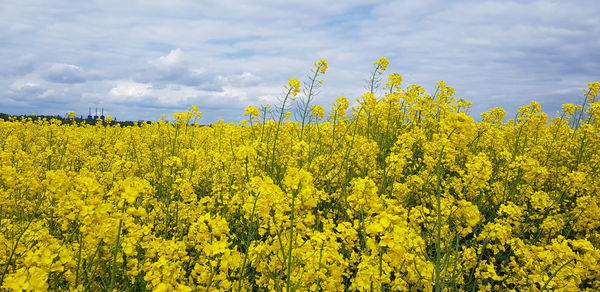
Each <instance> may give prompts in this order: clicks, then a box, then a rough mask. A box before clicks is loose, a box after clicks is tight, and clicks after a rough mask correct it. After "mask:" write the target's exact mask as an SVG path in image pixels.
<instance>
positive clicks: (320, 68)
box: [0, 58, 600, 291]
mask: <svg viewBox="0 0 600 292" xmlns="http://www.w3.org/2000/svg"><path fill="white" fill-rule="evenodd" d="M388 65H389V60H387V59H386V58H380V59H379V60H377V61H376V62H374V63H373V71H372V72H371V73H370V75H369V78H368V80H367V88H366V93H365V94H362V95H360V98H358V99H357V102H358V103H357V104H356V106H354V107H353V108H350V103H349V101H348V98H346V97H339V98H337V99H335V101H334V102H333V104H332V105H331V109H330V110H329V111H327V110H326V109H325V107H323V106H321V105H319V102H317V96H318V92H319V88H320V87H321V86H322V84H323V80H322V78H323V76H324V74H326V72H327V70H328V63H327V61H326V60H324V59H320V60H318V61H317V62H315V63H314V67H313V69H312V70H311V74H309V76H308V79H307V80H306V82H301V81H300V80H298V79H289V80H288V83H287V84H286V85H285V86H284V92H283V95H282V98H281V100H280V102H281V103H280V104H279V105H273V106H270V105H265V106H261V107H255V106H249V107H247V108H246V109H245V113H244V114H243V116H245V117H246V119H247V120H246V121H245V122H243V123H239V124H227V123H224V122H222V121H220V122H215V123H213V124H211V125H209V126H200V124H199V122H198V121H199V120H200V119H201V118H202V113H201V112H200V109H199V108H198V107H196V106H192V107H190V108H189V109H188V110H187V111H184V112H181V113H175V114H174V115H173V116H172V117H173V119H174V120H173V121H172V122H169V121H167V118H166V116H165V118H164V119H163V120H160V121H158V122H154V123H150V124H146V123H144V124H137V125H135V126H131V127H121V126H119V125H113V124H111V123H97V124H95V125H89V124H86V123H78V122H77V121H76V120H75V119H73V118H71V119H70V121H68V122H66V123H62V122H60V121H58V120H45V119H36V120H34V119H31V118H21V119H9V120H6V121H5V120H0V136H1V137H3V139H2V140H1V141H0V287H2V288H3V289H7V290H15V291H21V290H25V291H45V290H60V291H62V290H78V291H79V290H86V291H90V290H91V291H100V290H119V291H121V290H124V291H139V290H153V291H197V290H206V291H231V290H236V291H250V290H253V291H254V290H261V291H266V290H268V291H271V290H275V291H283V290H286V291H347V290H357V291H407V290H423V291H434V290H435V291H443V290H486V291H492V290H493V291H497V290H510V291H519V290H531V291H544V290H562V291H574V290H584V291H585V290H587V291H595V290H598V289H600V272H599V271H600V266H599V265H598V262H599V260H600V251H599V246H598V245H599V244H600V240H599V233H598V230H599V228H600V218H599V217H598V214H600V197H599V196H598V192H599V191H600V183H599V180H598V179H597V177H599V172H600V168H599V163H600V134H599V131H598V127H600V102H599V101H598V100H597V97H598V94H599V93H598V91H599V88H600V82H592V83H589V84H588V88H587V90H586V91H585V93H584V96H583V98H584V101H583V102H582V104H581V105H574V104H565V105H563V106H562V108H561V111H560V112H558V113H557V114H556V115H554V117H552V118H550V117H549V115H548V114H546V113H544V112H543V111H542V108H541V106H540V104H539V103H536V102H532V103H530V104H529V105H526V106H523V107H521V108H519V110H518V111H517V113H516V115H515V116H514V118H513V119H509V120H506V121H505V116H506V111H505V110H504V109H502V108H493V109H491V110H489V111H488V112H486V113H483V114H482V115H481V121H479V122H476V121H475V119H474V118H472V117H471V116H470V115H468V111H469V109H470V105H471V104H470V102H468V101H466V100H464V99H460V98H457V97H455V91H454V89H453V88H452V87H449V86H448V85H447V84H446V83H445V82H443V81H441V82H439V83H438V84H437V86H436V90H435V93H434V94H433V95H430V94H428V93H426V92H425V90H424V88H423V87H420V86H418V85H407V86H403V84H402V80H403V78H402V76H401V75H399V74H397V73H392V74H390V75H389V76H388V77H387V78H386V79H385V80H386V81H385V83H383V82H382V80H384V79H383V78H385V76H383V74H384V73H385V71H386V69H387V67H388ZM382 83H383V86H381V85H382ZM70 116H74V113H72V114H70Z"/></svg>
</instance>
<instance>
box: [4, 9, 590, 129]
mask: <svg viewBox="0 0 600 292" xmlns="http://www.w3.org/2000/svg"><path fill="white" fill-rule="evenodd" d="M599 36H600V5H599V4H598V1H597V0H579V1H577V0H571V1H567V0H564V1H550V0H548V1H526V0H525V1H475V0H459V1H443V0H417V1H389V0H387V1H378V0H349V1H321V0H319V1H317V0H304V1H296V0H286V1H275V0H270V1H232V0H220V1H184V0H169V1H165V0H160V1H155V0H143V1H142V0H138V1H126V0H97V1H74V0H71V1H66V0H0V112H4V113H9V114H37V115H42V114H45V115H57V114H61V115H65V114H66V112H68V111H75V112H76V113H77V115H84V116H86V115H87V114H88V108H89V107H91V108H92V110H93V111H94V110H95V108H98V109H99V110H100V109H101V108H104V113H105V115H111V116H113V117H115V118H116V119H118V120H158V119H160V118H161V115H162V114H168V115H170V114H172V113H174V112H178V111H182V110H185V109H186V108H189V107H190V106H191V105H198V106H199V107H200V110H201V111H202V112H203V113H204V117H203V119H202V121H203V122H204V123H211V122H213V121H215V120H218V119H224V120H225V121H227V122H234V121H239V120H241V119H243V112H244V110H243V109H244V107H246V106H248V105H255V106H260V105H262V104H277V103H278V98H279V97H280V96H281V94H282V91H283V86H284V85H285V84H286V83H287V79H288V78H298V79H300V80H306V77H307V75H308V74H309V73H310V69H311V68H312V67H313V63H314V62H315V61H317V60H318V59H319V58H325V59H326V60H327V61H328V63H329V70H328V71H327V74H325V75H324V76H323V78H322V79H323V80H324V84H323V87H322V88H321V90H320V93H319V95H318V96H317V97H316V101H315V102H316V103H317V104H321V105H323V106H325V107H326V108H329V107H330V105H331V102H332V101H333V100H334V99H335V98H337V97H339V96H347V97H348V98H349V99H350V100H354V99H355V98H356V97H358V96H360V95H362V93H364V92H365V90H366V89H365V80H367V79H368V78H369V74H370V72H371V71H372V69H373V65H372V63H373V62H374V61H376V60H377V59H378V58H379V57H387V58H389V60H390V65H389V67H388V70H387V72H386V73H400V74H401V75H402V76H403V77H404V82H403V84H404V85H409V84H418V85H420V86H423V87H425V88H426V89H427V91H428V92H430V93H433V91H434V88H435V83H436V82H437V81H439V80H444V81H446V83H447V84H448V85H449V86H452V87H454V88H455V89H456V95H457V97H459V98H465V99H468V100H471V101H472V102H473V103H474V105H473V108H472V110H471V113H472V114H473V115H474V116H475V117H477V116H478V115H479V113H481V112H484V111H487V110H489V109H490V108H493V107H495V106H502V107H504V108H505V109H506V110H507V112H508V113H509V115H510V114H512V113H514V111H515V109H516V108H517V107H519V106H522V105H526V104H528V103H529V102H530V101H532V100H536V101H538V102H540V103H541V104H542V106H543V108H544V110H545V111H546V112H549V113H552V112H554V111H556V110H558V109H559V108H560V105H561V104H563V103H579V102H581V100H582V94H583V92H584V90H585V88H586V87H587V82H593V81H599V80H600V38H599Z"/></svg>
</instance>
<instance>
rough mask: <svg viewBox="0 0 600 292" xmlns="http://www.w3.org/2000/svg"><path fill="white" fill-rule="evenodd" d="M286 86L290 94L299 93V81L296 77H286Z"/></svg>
mask: <svg viewBox="0 0 600 292" xmlns="http://www.w3.org/2000/svg"><path fill="white" fill-rule="evenodd" d="M286 88H287V89H288V90H289V92H290V94H291V95H293V96H296V95H298V93H300V81H299V80H298V79H296V78H290V79H288V85H287V86H286Z"/></svg>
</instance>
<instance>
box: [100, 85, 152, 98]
mask: <svg viewBox="0 0 600 292" xmlns="http://www.w3.org/2000/svg"><path fill="white" fill-rule="evenodd" d="M151 88H152V84H149V83H137V82H132V81H120V82H119V83H117V85H116V86H115V87H113V88H111V89H110V91H109V92H108V96H109V97H111V98H112V100H113V101H115V102H131V101H142V100H143V98H144V97H146V96H148V95H149V94H150V92H151Z"/></svg>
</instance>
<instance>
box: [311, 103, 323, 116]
mask: <svg viewBox="0 0 600 292" xmlns="http://www.w3.org/2000/svg"><path fill="white" fill-rule="evenodd" d="M312 115H313V116H315V117H317V119H322V118H323V117H324V116H325V108H323V107H322V106H320V105H318V104H317V105H313V106H312Z"/></svg>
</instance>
